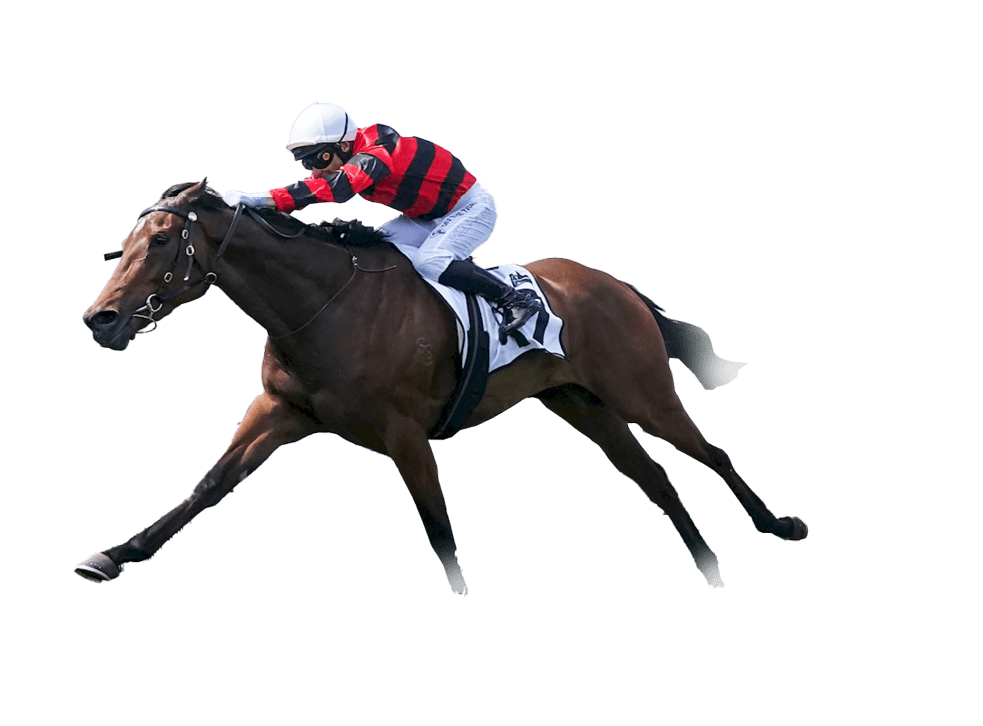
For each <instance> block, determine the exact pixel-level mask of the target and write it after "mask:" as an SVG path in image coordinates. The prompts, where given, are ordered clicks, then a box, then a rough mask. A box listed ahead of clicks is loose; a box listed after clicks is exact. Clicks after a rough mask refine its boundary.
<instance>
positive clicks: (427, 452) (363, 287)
mask: <svg viewBox="0 0 983 726" xmlns="http://www.w3.org/2000/svg"><path fill="white" fill-rule="evenodd" d="M243 211H244V208H243V207H242V206H239V207H237V208H236V209H233V208H232V207H230V206H228V205H227V204H225V202H224V201H222V198H221V197H220V196H218V195H217V194H216V193H215V192H214V191H212V190H211V189H209V188H208V187H207V184H206V180H203V181H201V182H199V183H195V184H182V185H176V186H174V187H171V188H170V189H168V190H167V191H166V192H165V193H164V195H163V197H162V198H161V199H160V201H159V202H158V203H157V204H156V205H154V206H153V207H151V208H149V209H147V210H145V211H144V213H143V214H141V215H140V217H139V219H138V221H137V224H136V226H135V227H134V229H133V230H132V231H131V232H130V234H129V236H128V237H127V238H126V239H125V240H124V242H123V251H122V252H121V253H115V254H112V255H107V259H109V258H111V257H115V256H120V257H122V259H121V261H120V262H119V264H118V266H117V268H116V270H115V271H114V273H113V275H112V277H111V278H110V280H109V282H108V283H107V284H106V287H105V289H104V290H103V291H102V293H101V294H100V295H99V297H98V299H97V300H96V301H95V303H94V304H93V305H92V307H90V308H89V309H88V310H87V311H86V312H85V315H84V321H85V324H86V325H87V326H88V327H89V328H90V329H91V330H92V335H93V337H94V338H95V340H96V342H98V343H99V344H100V345H102V346H104V347H106V348H111V349H113V350H123V349H125V348H126V347H127V345H128V344H129V343H130V341H131V340H132V339H133V338H134V337H135V335H136V333H138V332H141V331H144V330H145V329H146V328H147V327H148V326H156V324H157V323H158V322H159V321H160V320H162V319H163V318H164V317H165V316H167V315H168V314H169V313H171V312H172V311H173V310H174V309H175V308H177V307H178V306H179V305H182V304H184V303H188V302H191V301H192V300H195V299H197V298H199V297H201V296H202V295H204V294H205V292H206V291H207V290H208V289H209V288H210V287H212V286H214V287H218V288H220V289H221V290H222V291H223V292H224V293H225V294H226V295H228V296H229V298H231V299H232V301H233V302H234V303H236V305H238V306H239V307H240V308H241V309H242V310H243V311H244V312H245V313H246V314H247V315H249V316H250V317H251V318H253V319H254V320H255V321H256V322H258V323H259V324H260V325H262V326H263V328H265V330H266V331H267V333H268V339H267V342H266V351H265V354H264V358H263V371H262V382H263V392H262V393H261V394H260V395H259V396H258V397H257V398H256V399H255V400H254V401H253V402H252V405H250V407H249V409H248V411H247V412H246V415H245V417H244V419H243V421H242V422H241V424H240V425H239V428H238V430H237V431H236V433H235V437H234V439H233V441H232V444H231V445H230V446H229V448H228V450H227V451H226V452H225V454H224V455H223V456H222V457H221V458H220V459H219V460H218V463H217V464H215V466H214V467H213V468H212V469H211V471H209V472H208V473H207V474H206V475H205V477H204V478H203V479H202V480H201V482H200V483H199V484H198V485H197V486H196V487H195V488H194V490H193V492H192V494H191V496H190V497H189V498H188V499H186V500H185V501H184V502H182V503H181V504H180V505H178V506H177V507H176V508H174V509H173V510H171V511H170V512H168V513H167V514H165V515H164V516H163V517H161V518H160V519H159V520H158V521H157V522H155V523H154V524H152V525H151V526H150V527H148V528H147V529H145V530H143V531H142V532H140V533H139V534H137V535H135V536H134V537H133V538H131V539H130V540H128V541H127V542H125V543H124V544H121V545H119V546H117V547H113V548H111V549H108V550H105V551H103V552H99V553H96V554H94V555H93V556H92V557H90V558H89V559H88V560H86V561H85V562H83V563H81V564H80V565H79V566H78V568H77V569H76V572H77V573H78V574H79V575H81V576H83V577H85V578H87V579H90V580H94V581H97V582H102V581H105V580H110V579H113V578H116V577H118V576H119V574H120V572H121V570H122V568H123V565H124V564H125V563H129V562H140V561H143V560H146V559H148V558H149V557H151V556H152V555H153V554H154V553H155V552H157V551H158V550H159V549H160V547H161V546H162V545H163V544H164V543H165V542H166V541H167V540H169V539H170V538H171V537H173V536H174V535H175V534H176V533H177V532H178V531H179V530H180V529H181V528H182V527H184V525H186V524H187V523H188V522H190V521H191V520H192V519H193V518H194V517H195V516H196V515H198V514H199V513H200V512H201V511H202V510H204V509H206V508H207V507H212V506H214V505H216V504H218V502H219V501H220V500H221V499H222V498H223V497H224V496H225V495H226V494H228V493H229V492H230V491H232V489H233V488H234V487H235V486H236V485H237V484H239V483H240V482H241V481H242V480H243V479H245V478H246V477H247V476H248V475H249V474H250V473H252V472H253V471H255V470H256V468H257V467H258V466H260V465H261V464H262V463H263V462H264V461H265V460H266V459H267V458H268V457H269V456H270V455H271V454H272V453H273V452H274V451H275V450H276V449H277V448H278V447H280V446H282V445H283V444H288V443H291V442H294V441H297V440H299V439H302V438H304V437H306V436H308V435H310V434H313V433H318V432H330V433H334V434H337V435H339V436H341V437H342V438H344V439H347V440H348V441H350V442H352V443H354V444H358V445H359V446H364V447H365V448H368V449H371V450H372V451H375V452H378V453H381V454H385V455H387V456H389V457H391V458H392V460H393V461H394V462H395V464H396V467H397V468H398V470H399V473H400V475H401V476H402V478H403V480H404V482H405V483H406V486H407V488H408V489H409V492H410V494H411V495H412V497H413V501H414V503H415V504H416V507H417V509H418V511H419V514H420V517H421V519H422V520H423V526H424V528H425V530H426V533H427V536H428V537H429V540H430V544H431V546H432V547H433V549H434V550H435V551H436V553H437V555H438V557H439V558H440V561H441V563H442V564H443V566H444V570H445V572H446V575H447V579H448V581H449V583H450V585H451V588H452V589H453V590H454V592H457V593H466V592H467V587H466V585H465V582H464V577H463V575H462V574H461V568H460V566H459V564H458V560H457V552H456V550H457V548H456V545H455V544H454V535H453V532H452V531H451V523H450V520H449V518H448V516H447V509H446V506H445V504H444V497H443V493H442V492H441V488H440V483H439V482H438V479H437V465H436V462H435V460H434V455H433V451H432V449H431V446H430V438H431V436H430V433H431V432H432V430H433V428H434V426H435V424H436V423H437V422H438V420H439V418H440V416H441V412H442V410H443V409H444V407H445V406H446V405H447V403H448V399H449V398H450V397H451V393H452V391H453V390H454V388H455V385H456V377H457V370H456V368H457V365H458V362H457V357H458V350H457V328H456V322H455V320H454V318H453V316H452V314H451V313H450V311H449V310H448V309H447V307H446V306H445V305H444V303H443V302H442V301H441V300H440V299H439V298H438V296H437V295H436V294H435V293H434V291H433V290H431V289H430V287H429V286H428V285H427V284H425V283H424V282H423V281H422V280H421V278H420V277H419V276H418V275H417V273H416V272H415V270H414V269H413V267H412V265H411V264H410V262H409V260H408V259H407V258H406V257H405V256H404V255H403V254H401V253H400V252H399V251H398V250H397V249H396V248H395V247H394V246H393V245H391V244H389V243H387V242H386V241H385V237H384V235H383V234H382V233H380V232H376V231H374V230H372V229H371V228H367V227H361V226H359V225H358V224H357V223H340V222H338V220H336V222H335V223H322V224H321V225H305V224H303V223H301V222H299V221H298V220H296V219H294V218H292V217H289V216H288V215H282V214H280V213H278V212H270V213H266V214H260V213H258V212H256V211H250V210H245V211H247V212H248V213H246V214H243ZM274 218H275V219H274ZM291 225H292V229H293V231H292V232H290V233H289V236H290V237H291V238H290V239H284V238H283V237H284V235H285V234H287V233H285V232H282V231H278V230H277V229H276V227H280V228H281V229H282V228H283V227H291ZM527 269H528V271H529V272H531V273H532V274H533V275H535V277H536V278H537V280H538V282H539V285H540V287H541V289H542V291H543V293H544V294H545V296H546V298H547V300H548V302H549V304H550V305H551V306H552V308H553V310H554V312H555V313H556V314H557V315H559V316H560V318H561V319H562V320H563V321H564V326H563V332H562V340H563V348H564V350H565V351H566V352H567V356H566V357H565V358H563V357H559V356H555V355H552V354H549V353H546V352H543V351H533V352H530V353H526V354H525V355H523V356H521V357H520V358H519V359H518V360H517V361H515V362H514V363H513V364H512V365H510V366H507V367H506V368H503V369H500V370H498V371H496V372H494V373H493V374H492V375H491V376H490V378H489V380H488V385H487V389H486V392H485V395H484V397H483V398H482V399H481V401H480V403H479V404H478V406H477V408H476V409H475V410H474V411H473V413H472V414H471V415H470V417H469V418H468V419H467V420H466V422H465V427H471V426H477V425H478V424H480V423H482V422H484V421H487V420H489V419H491V418H492V417H494V416H497V415H498V414H500V413H502V412H503V411H505V410H506V409H508V408H510V407H511V406H514V405H515V404H517V403H519V402H520V401H522V400H523V399H526V398H529V397H535V398H537V399H539V400H540V401H542V402H543V404H544V405H545V406H546V407H547V408H548V409H549V410H550V411H552V412H553V413H555V414H557V415H558V416H559V417H560V418H562V419H563V420H565V421H566V422H567V423H569V424H570V425H572V426H573V427H574V428H575V429H576V430H578V431H580V432H581V433H582V434H584V435H585V436H587V437H588V438H590V439H591V440H592V441H594V443H596V444H597V445H598V446H599V447H600V448H601V449H602V451H603V452H604V453H605V454H606V455H607V457H608V458H609V459H610V461H611V462H612V463H613V464H614V465H615V467H617V469H618V470H619V471H620V472H622V473H623V474H625V475H627V476H628V477H630V478H631V479H633V480H634V481H635V482H636V483H637V484H638V485H639V486H640V487H641V488H642V490H643V491H644V492H645V494H646V495H647V496H648V497H649V499H650V500H651V501H653V502H654V503H655V504H657V505H658V506H659V507H661V508H662V509H663V511H664V512H665V513H666V514H667V515H668V516H669V518H670V519H671V521H672V523H673V525H674V526H675V527H676V529H677V530H678V532H679V534H680V536H681V537H682V539H683V542H684V543H685V544H686V547H687V548H688V549H689V551H690V554H691V555H692V556H693V559H694V560H695V562H696V565H697V567H698V568H699V570H700V571H701V572H702V573H703V575H704V577H705V578H706V580H707V582H708V583H709V584H710V585H712V586H720V585H722V584H723V583H722V581H721V579H720V572H719V568H718V564H717V557H716V555H714V553H713V552H712V551H711V550H710V548H709V547H708V546H707V544H706V542H705V541H704V540H703V537H702V536H701V535H700V532H699V530H697V528H696V525H695V524H694V523H693V521H692V519H691V518H690V516H689V514H688V513H687V511H686V510H685V509H684V507H683V505H682V503H681V501H680V499H679V496H678V495H677V493H676V491H675V489H674V488H673V486H672V485H671V484H670V483H669V479H668V478H667V476H666V473H665V470H664V469H663V468H662V467H661V466H660V465H659V464H657V463H655V462H654V461H653V460H652V459H651V458H649V456H648V454H647V453H646V451H645V450H644V449H643V448H642V446H641V444H640V443H639V442H638V440H637V439H636V438H635V437H634V435H633V434H632V433H631V431H630V429H629V426H628V424H629V423H636V424H638V425H639V426H640V427H641V428H642V429H643V430H644V431H645V432H647V433H649V434H651V435H653V436H658V437H660V438H662V439H665V440H666V441H668V442H669V443H671V444H673V445H674V446H675V447H676V448H677V449H679V450H680V451H682V452H683V453H685V454H688V455H689V456H691V457H693V458H694V459H696V460H697V461H699V462H701V463H703V464H704V465H706V466H707V467H709V468H710V469H712V470H713V471H715V472H716V473H717V474H718V475H720V476H721V477H722V478H723V480H724V481H725V482H726V483H727V485H728V486H729V487H730V489H731V491H732V492H733V493H734V495H735V496H736V497H737V499H738V501H740V503H741V504H742V505H743V507H744V509H745V510H746V511H747V513H748V514H749V515H750V517H751V520H752V521H753V523H754V526H755V527H756V528H757V529H758V531H760V532H766V533H771V534H774V535H777V536H778V537H781V538H783V539H787V540H798V539H803V538H804V537H805V536H806V535H807V534H808V528H807V527H806V525H805V523H804V522H802V520H800V519H799V518H798V517H781V518H777V517H775V516H774V515H773V514H772V513H771V512H770V511H769V510H768V508H767V507H766V506H765V504H764V503H763V502H762V501H761V499H759V498H758V497H757V496H756V495H755V494H754V492H752V491H751V489H750V488H749V487H748V485H747V484H745V482H744V481H743V480H742V479H741V477H740V476H738V474H737V472H735V471H734V468H733V466H732V465H731V462H730V459H729V458H728V456H727V454H726V453H724V451H723V450H721V449H719V448H717V447H715V446H712V445H710V444H709V443H707V441H706V440H705V439H704V438H703V436H702V435H701V434H700V431H699V430H698V429H697V427H696V426H695V424H694V423H693V422H692V421H691V420H690V418H689V416H688V415H687V414H686V412H685V411H684V410H683V406H682V404H681V403H680V401H679V398H678V397H677V395H676V392H675V390H674V387H673V379H672V373H671V372H670V369H669V358H670V357H676V358H678V359H680V360H681V361H682V362H683V363H684V364H685V365H686V366H687V367H688V368H689V369H690V370H692V371H693V372H694V373H695V374H696V376H697V377H698V378H699V379H700V382H701V383H702V384H703V385H704V387H706V388H713V387H715V386H717V385H720V384H722V383H726V382H728V381H730V380H732V379H733V378H734V377H735V376H736V375H737V369H738V368H739V367H740V365H741V364H737V363H729V362H727V361H724V360H723V359H720V358H718V357H717V356H716V354H715V353H714V352H713V348H712V346H711V344H710V339H709V337H708V336H707V335H706V333H705V332H704V331H702V330H701V329H700V328H697V327H696V326H693V325H689V324H688V323H682V322H679V321H675V320H672V319H670V318H667V317H666V316H665V315H663V314H662V311H661V308H659V307H658V306H656V305H655V304H654V303H653V302H652V301H651V300H649V299H648V298H646V297H645V296H643V295H642V294H641V293H639V292H638V291H637V290H635V288H633V287H631V286H629V285H627V284H625V283H622V282H620V281H618V280H616V279H615V278H613V277H611V276H610V275H607V274H605V273H603V272H599V271H597V270H593V269H590V268H587V267H584V266H582V265H580V264H577V263H576V262H572V261H569V260H563V259H547V260H541V261H538V262H534V263H532V264H530V265H528V266H527ZM150 329H153V328H152V327H151V328H150Z"/></svg>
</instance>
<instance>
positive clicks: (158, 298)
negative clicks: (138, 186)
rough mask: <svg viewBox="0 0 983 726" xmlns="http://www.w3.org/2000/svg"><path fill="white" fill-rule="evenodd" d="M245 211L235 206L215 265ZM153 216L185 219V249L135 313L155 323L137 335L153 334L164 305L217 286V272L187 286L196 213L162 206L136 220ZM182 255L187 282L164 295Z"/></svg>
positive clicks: (108, 257) (115, 254)
mask: <svg viewBox="0 0 983 726" xmlns="http://www.w3.org/2000/svg"><path fill="white" fill-rule="evenodd" d="M245 208H246V207H245V205H243V204H237V205H236V210H235V214H234V215H233V216H232V223H231V224H230V225H229V229H228V231H227V232H226V233H225V237H224V238H223V239H222V244H221V245H219V248H218V254H217V255H216V256H215V260H216V261H218V259H219V258H220V257H221V256H222V253H223V252H225V248H226V247H228V246H229V242H231V241H232V236H233V235H234V234H235V231H236V228H237V227H238V226H239V220H240V219H241V218H242V212H243V210H244V209H245ZM153 212H167V213H169V214H176V215H177V216H179V217H184V228H183V229H182V230H181V242H182V244H183V246H184V249H183V250H182V249H181V245H179V246H178V250H177V253H176V254H175V255H174V262H172V263H171V269H170V270H168V271H167V272H166V273H164V279H163V282H162V283H161V285H160V287H158V288H157V292H152V293H150V295H149V296H148V297H147V302H146V303H144V305H143V307H140V308H137V309H136V310H135V311H134V313H133V317H135V318H142V319H143V320H149V321H150V322H151V323H153V327H152V328H149V329H147V330H140V331H138V332H140V333H150V332H153V331H154V330H156V329H157V321H156V320H155V319H154V315H155V314H156V313H159V312H160V310H161V308H163V307H164V304H165V303H167V302H168V301H170V300H173V299H174V298H176V297H180V296H181V295H183V294H184V293H186V292H188V290H191V289H193V288H195V287H197V286H198V285H206V286H211V285H214V284H215V283H216V282H218V275H216V274H215V273H214V272H206V273H205V274H204V275H203V276H202V277H201V279H200V280H197V281H196V282H190V283H189V282H188V280H190V279H191V268H192V267H194V266H195V264H196V263H197V260H196V259H195V245H194V241H193V240H192V236H191V232H192V229H193V226H192V225H193V224H194V223H195V222H197V221H198V214H197V213H196V212H195V211H193V210H191V211H185V210H183V209H178V208H177V207H170V206H164V205H161V206H155V207H148V208H147V209H144V210H143V211H142V212H140V216H139V217H137V219H142V218H143V217H145V216H147V215H148V214H152V213H153ZM182 253H183V254H184V256H185V257H186V258H187V260H188V264H187V267H186V268H185V271H184V278H183V280H182V282H183V283H184V285H182V286H181V287H179V288H178V289H176V290H171V291H169V292H164V288H165V287H167V286H168V285H170V284H171V282H172V281H173V280H174V271H175V270H177V268H178V266H179V264H180V263H181V255H182ZM122 256H123V253H122V252H109V253H107V254H105V255H104V257H105V259H106V260H112V259H116V258H117V257H122ZM197 264H198V266H199V267H201V263H197Z"/></svg>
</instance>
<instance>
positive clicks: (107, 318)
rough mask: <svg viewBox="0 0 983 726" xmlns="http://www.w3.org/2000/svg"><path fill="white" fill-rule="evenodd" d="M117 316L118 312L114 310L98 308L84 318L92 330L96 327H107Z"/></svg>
mask: <svg viewBox="0 0 983 726" xmlns="http://www.w3.org/2000/svg"><path fill="white" fill-rule="evenodd" d="M118 318H119V313H118V312H116V311H115V310H100V311H99V312H97V313H94V314H93V315H90V316H89V317H87V318H86V319H85V324H86V325H88V326H89V327H90V328H92V329H93V330H96V329H98V328H108V327H109V326H111V325H112V324H113V323H115V322H116V320H117V319H118Z"/></svg>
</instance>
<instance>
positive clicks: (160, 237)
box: [151, 234, 170, 247]
mask: <svg viewBox="0 0 983 726" xmlns="http://www.w3.org/2000/svg"><path fill="white" fill-rule="evenodd" d="M169 241H170V240H168V239H167V235H166V234H155V235H154V236H153V239H151V242H152V243H153V244H155V245H156V246H157V247H163V246H164V245H166V244H167V243H168V242H169Z"/></svg>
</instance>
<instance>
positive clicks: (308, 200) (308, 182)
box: [270, 153, 391, 212]
mask: <svg viewBox="0 0 983 726" xmlns="http://www.w3.org/2000/svg"><path fill="white" fill-rule="evenodd" d="M390 173H391V170H390V168H389V165H388V164H386V162H385V161H384V160H383V159H381V158H380V157H379V156H378V155H376V154H371V153H360V154H356V155H355V156H353V157H352V158H351V159H350V160H349V161H348V162H347V163H345V164H344V165H343V166H342V167H341V168H340V169H338V170H337V171H335V172H332V173H330V174H328V175H326V176H324V177H317V176H310V177H308V178H307V179H304V180H303V181H299V182H297V183H296V184H291V185H290V186H287V187H282V188H280V189H271V190H270V197H272V199H273V202H274V203H275V204H276V208H277V209H279V210H280V211H281V212H292V211H294V210H295V209H302V208H304V207H306V206H307V205H308V204H315V203H317V202H339V203H340V202H347V201H348V200H349V199H351V198H352V197H354V196H355V195H356V194H358V193H359V192H363V191H365V190H366V189H368V188H369V187H370V186H372V185H373V184H375V183H376V182H377V181H379V180H380V179H382V178H383V177H384V176H387V175H388V174H390Z"/></svg>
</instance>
